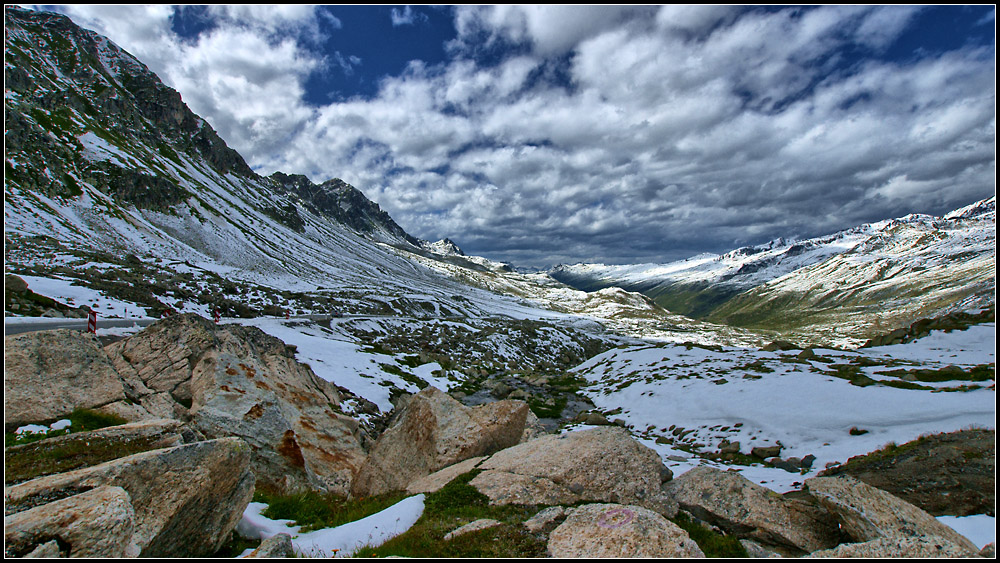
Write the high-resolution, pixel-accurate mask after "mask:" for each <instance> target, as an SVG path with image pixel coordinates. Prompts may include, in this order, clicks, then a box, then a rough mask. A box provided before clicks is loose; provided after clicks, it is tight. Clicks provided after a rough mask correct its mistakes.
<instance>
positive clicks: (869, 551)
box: [808, 536, 979, 559]
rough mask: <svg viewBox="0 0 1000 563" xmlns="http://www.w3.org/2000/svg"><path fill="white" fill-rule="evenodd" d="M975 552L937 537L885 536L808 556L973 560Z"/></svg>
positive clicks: (842, 545)
mask: <svg viewBox="0 0 1000 563" xmlns="http://www.w3.org/2000/svg"><path fill="white" fill-rule="evenodd" d="M978 555H979V553H978V552H977V551H970V550H969V549H967V548H965V547H963V546H960V545H957V544H956V543H954V542H952V541H951V540H947V539H945V538H942V537H938V536H919V537H915V536H909V537H906V536H884V537H881V538H878V539H875V540H871V541H866V542H861V543H844V544H840V545H838V546H837V547H835V548H833V549H824V550H821V551H815V552H813V553H810V554H809V555H808V557H822V558H824V559H825V558H831V557H837V558H843V557H849V558H852V559H855V558H857V559H873V558H879V559H885V558H892V559H902V558H907V559H910V558H914V559H917V558H919V559H928V558H932V557H933V558H937V557H976V556H978Z"/></svg>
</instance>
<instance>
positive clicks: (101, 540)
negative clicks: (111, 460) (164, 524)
mask: <svg viewBox="0 0 1000 563" xmlns="http://www.w3.org/2000/svg"><path fill="white" fill-rule="evenodd" d="M3 524H4V526H3V528H4V546H5V547H4V555H5V558H6V557H25V556H29V555H32V554H34V555H33V556H35V557H37V556H40V555H43V554H44V555H49V556H53V557H105V558H116V557H137V556H138V555H139V547H138V546H137V545H136V543H135V538H134V535H135V511H134V510H133V509H132V500H131V498H130V497H129V494H128V493H127V492H125V489H122V488H121V487H111V486H102V487H98V488H96V489H91V490H89V491H85V492H82V493H80V494H78V495H73V496H71V497H68V498H64V499H60V500H56V501H54V502H50V503H47V504H43V505H41V506H36V507H34V508H31V509H28V510H24V511H22V512H18V513H16V514H12V515H10V516H5V517H4V522H3ZM53 541H55V548H56V549H55V553H51V552H50V551H51V549H49V550H44V549H43V550H38V546H40V545H44V546H50V547H51V546H52V542H53Z"/></svg>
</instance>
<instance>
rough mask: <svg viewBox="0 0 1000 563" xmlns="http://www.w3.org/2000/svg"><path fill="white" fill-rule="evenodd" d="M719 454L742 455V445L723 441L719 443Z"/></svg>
mask: <svg viewBox="0 0 1000 563" xmlns="http://www.w3.org/2000/svg"><path fill="white" fill-rule="evenodd" d="M719 453H723V454H738V453H740V443H739V442H730V441H729V440H723V441H722V442H721V443H719Z"/></svg>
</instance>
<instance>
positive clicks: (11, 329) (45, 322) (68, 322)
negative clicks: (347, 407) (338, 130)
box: [3, 315, 330, 336]
mask: <svg viewBox="0 0 1000 563" xmlns="http://www.w3.org/2000/svg"><path fill="white" fill-rule="evenodd" d="M291 318H292V319H309V320H312V321H319V322H323V321H329V320H330V315H295V316H292V317H291ZM157 320H158V319H102V318H100V317H98V319H97V328H98V329H102V328H120V327H131V326H135V325H139V326H140V327H147V326H149V325H151V324H153V323H155V322H156V321H157ZM58 328H68V329H70V330H87V319H39V318H37V317H31V318H22V317H4V320H3V330H4V334H5V335H8V336H9V335H11V334H21V333H22V332H34V331H36V330H56V329H58Z"/></svg>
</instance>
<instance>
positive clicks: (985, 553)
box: [979, 541, 997, 559]
mask: <svg viewBox="0 0 1000 563" xmlns="http://www.w3.org/2000/svg"><path fill="white" fill-rule="evenodd" d="M979 556H980V557H990V558H993V559H996V557H997V542H992V541H991V542H990V543H988V544H986V545H984V546H983V548H982V549H980V550H979Z"/></svg>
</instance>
